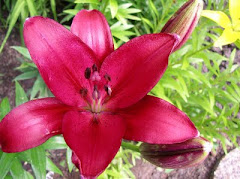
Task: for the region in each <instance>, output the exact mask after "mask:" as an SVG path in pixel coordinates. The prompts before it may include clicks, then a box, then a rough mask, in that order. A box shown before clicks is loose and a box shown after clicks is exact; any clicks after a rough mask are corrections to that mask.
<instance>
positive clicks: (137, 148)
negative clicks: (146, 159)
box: [121, 141, 140, 152]
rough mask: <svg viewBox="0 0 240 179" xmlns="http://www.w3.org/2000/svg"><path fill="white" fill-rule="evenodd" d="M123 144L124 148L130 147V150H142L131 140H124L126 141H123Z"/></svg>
mask: <svg viewBox="0 0 240 179" xmlns="http://www.w3.org/2000/svg"><path fill="white" fill-rule="evenodd" d="M121 146H122V147H123V148H124V149H130V150H132V151H134V152H140V150H139V147H138V146H136V145H134V144H132V143H130V142H124V141H122V144H121Z"/></svg>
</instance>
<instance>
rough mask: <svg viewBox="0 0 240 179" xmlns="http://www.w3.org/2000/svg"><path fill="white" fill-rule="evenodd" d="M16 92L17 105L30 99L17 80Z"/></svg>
mask: <svg viewBox="0 0 240 179" xmlns="http://www.w3.org/2000/svg"><path fill="white" fill-rule="evenodd" d="M15 93H16V97H15V103H16V106H19V105H20V104H23V103H25V102H27V101H28V98H27V95H26V93H25V91H24V90H23V88H22V87H21V85H20V84H19V83H18V82H17V81H16V82H15Z"/></svg>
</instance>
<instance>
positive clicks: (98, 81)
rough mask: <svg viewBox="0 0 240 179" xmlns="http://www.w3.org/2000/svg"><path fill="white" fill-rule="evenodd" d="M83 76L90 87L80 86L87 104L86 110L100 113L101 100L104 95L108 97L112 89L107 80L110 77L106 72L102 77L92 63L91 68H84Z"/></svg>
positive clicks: (104, 97) (109, 79) (103, 98)
mask: <svg viewBox="0 0 240 179" xmlns="http://www.w3.org/2000/svg"><path fill="white" fill-rule="evenodd" d="M84 77H85V78H86V79H87V80H88V81H89V86H90V89H86V88H82V89H80V93H81V95H82V97H83V98H84V99H85V101H87V103H88V104H89V108H88V110H90V111H91V112H92V113H100V112H101V111H103V108H102V106H103V102H104V100H105V99H106V97H110V96H111V93H112V90H111V88H110V85H109V82H110V81H111V77H110V76H109V75H108V74H105V75H104V78H103V79H102V78H101V76H100V75H99V72H98V68H97V65H96V64H94V65H93V66H92V67H91V68H90V67H88V68H86V70H85V72H84Z"/></svg>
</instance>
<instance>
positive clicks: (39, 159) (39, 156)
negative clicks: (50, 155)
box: [31, 146, 46, 179]
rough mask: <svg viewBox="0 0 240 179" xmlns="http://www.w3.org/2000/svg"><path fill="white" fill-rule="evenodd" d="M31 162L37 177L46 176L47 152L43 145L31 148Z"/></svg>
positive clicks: (37, 178) (42, 177)
mask: <svg viewBox="0 0 240 179" xmlns="http://www.w3.org/2000/svg"><path fill="white" fill-rule="evenodd" d="M31 164H32V168H33V172H34V174H35V176H36V179H45V178H46V154H45V150H44V148H43V147H42V146H39V147H36V148H33V149H31Z"/></svg>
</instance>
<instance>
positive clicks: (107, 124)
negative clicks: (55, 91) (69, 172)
mask: <svg viewBox="0 0 240 179" xmlns="http://www.w3.org/2000/svg"><path fill="white" fill-rule="evenodd" d="M124 132H125V123H124V121H123V120H122V118H121V117H119V116H117V115H113V114H110V113H100V114H93V113H89V112H78V111H70V112H67V113H66V115H65V116H64V119H63V136H64V138H65V141H66V143H67V144H68V145H69V147H70V148H71V149H72V150H73V152H74V153H75V154H76V156H77V158H76V156H73V162H74V163H75V165H76V166H77V167H78V168H79V170H80V173H81V175H82V176H84V177H86V178H94V177H96V176H98V175H99V174H100V173H101V172H103V170H104V169H105V168H106V167H107V166H108V164H109V163H110V162H111V161H112V159H113V158H114V156H115V155H116V153H117V151H118V149H119V147H120V145H121V140H122V137H123V135H124Z"/></svg>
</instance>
